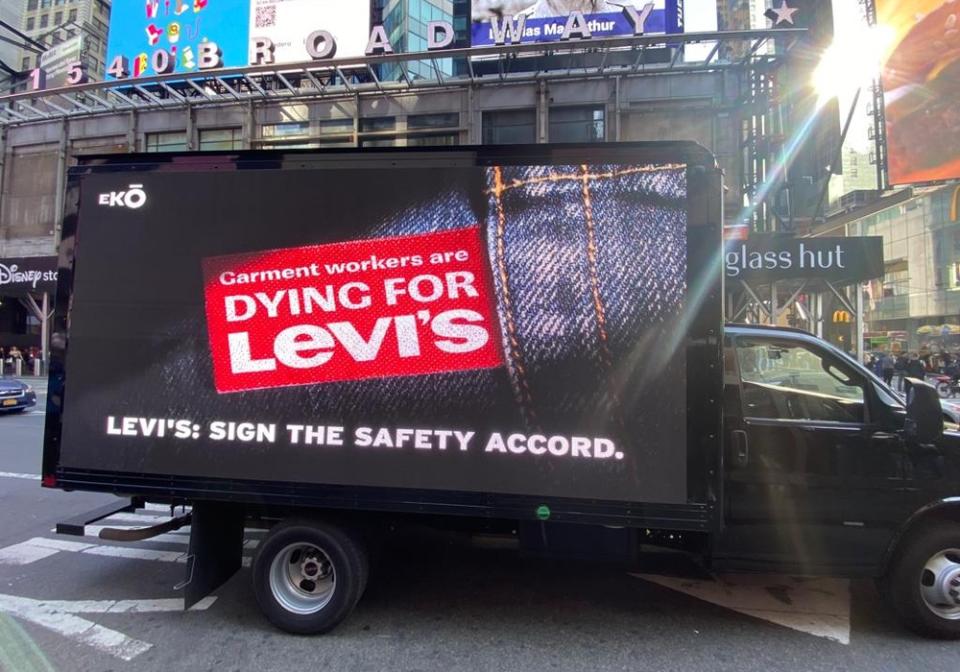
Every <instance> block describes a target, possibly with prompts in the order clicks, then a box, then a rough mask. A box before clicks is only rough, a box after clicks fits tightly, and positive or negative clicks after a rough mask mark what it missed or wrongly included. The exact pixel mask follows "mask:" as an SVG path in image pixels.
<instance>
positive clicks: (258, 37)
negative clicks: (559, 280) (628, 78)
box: [31, 0, 683, 90]
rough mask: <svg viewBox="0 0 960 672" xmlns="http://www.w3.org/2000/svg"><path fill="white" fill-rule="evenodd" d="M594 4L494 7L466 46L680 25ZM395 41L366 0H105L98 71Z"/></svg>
mask: <svg viewBox="0 0 960 672" xmlns="http://www.w3.org/2000/svg"><path fill="white" fill-rule="evenodd" d="M528 4H529V3H528ZM580 4H583V3H574V4H573V5H571V6H574V7H577V6H579V5H580ZM586 4H588V5H590V6H591V7H592V6H593V5H594V4H595V3H594V2H593V0H588V2H587V3H586ZM604 4H605V11H603V12H600V13H597V12H595V11H592V10H591V9H589V8H587V7H584V9H586V11H583V10H581V9H575V8H574V9H572V10H571V11H569V12H567V13H565V14H563V15H562V16H551V17H549V18H543V17H542V16H539V15H536V14H535V13H533V12H530V11H524V12H518V13H517V15H515V16H514V15H509V14H507V15H503V16H499V15H496V16H493V17H491V19H490V20H489V21H487V22H479V23H476V22H475V23H474V31H473V32H474V46H496V45H507V44H523V43H527V42H540V41H559V42H572V41H582V40H590V39H594V38H602V37H611V36H621V35H632V36H641V35H645V34H649V33H654V34H655V33H665V32H680V31H681V30H682V15H683V10H682V3H680V2H679V0H654V1H653V2H641V1H640V0H633V2H625V3H623V4H618V5H616V6H615V7H614V6H613V5H610V6H609V7H607V6H606V4H607V3H604ZM611 8H612V9H611ZM607 10H611V11H607ZM424 24H425V27H426V34H427V39H426V50H427V52H439V51H444V50H448V49H452V48H454V47H455V44H454V43H455V39H456V31H455V29H454V26H453V23H452V22H451V21H450V20H445V19H435V20H429V21H424ZM548 24H549V25H548ZM478 26H481V27H480V28H478ZM481 33H488V37H483V38H482V39H481V37H480V35H481ZM397 48H398V47H397V45H394V44H393V43H392V42H391V40H390V37H389V35H388V31H387V28H386V27H385V26H384V25H381V24H375V25H372V26H371V22H370V11H369V6H368V3H366V2H357V3H352V2H351V3H344V2H342V1H341V0H193V2H188V1H187V0H145V2H124V3H118V4H117V5H116V6H115V7H114V10H113V15H112V17H111V26H110V39H109V44H108V48H107V68H106V73H107V78H108V80H117V81H120V80H136V79H137V78H140V77H149V76H155V75H168V74H172V73H179V72H183V73H185V74H189V73H194V72H205V71H210V70H216V69H219V68H240V67H244V66H247V65H251V66H263V65H283V64H287V63H302V62H307V61H311V60H312V61H317V62H324V61H330V60H332V59H334V58H337V59H343V58H353V57H364V56H376V55H382V54H392V53H394V52H395V50H396V49H397ZM66 71H67V77H66V79H65V85H67V86H74V85H77V84H82V83H84V82H85V81H86V79H87V78H86V72H85V66H84V64H83V63H82V62H80V61H79V60H78V61H76V62H73V63H69V64H67V66H66ZM47 74H48V73H47V72H46V71H45V70H44V69H43V68H42V67H41V68H37V69H36V70H34V71H33V73H32V87H31V88H32V89H33V90H40V89H45V88H47V77H46V75H47Z"/></svg>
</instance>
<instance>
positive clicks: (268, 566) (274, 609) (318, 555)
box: [253, 520, 368, 635]
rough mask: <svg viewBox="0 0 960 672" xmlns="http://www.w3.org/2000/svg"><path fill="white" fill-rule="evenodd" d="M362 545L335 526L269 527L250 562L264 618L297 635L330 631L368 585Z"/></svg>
mask: <svg viewBox="0 0 960 672" xmlns="http://www.w3.org/2000/svg"><path fill="white" fill-rule="evenodd" d="M367 568H368V561H367V556H366V553H365V552H364V550H363V548H362V546H361V545H360V544H359V543H358V542H357V541H356V540H355V539H354V538H353V537H352V536H351V535H350V534H348V533H346V532H345V531H344V530H342V529H341V528H339V527H336V526H334V525H330V524H327V523H321V522H314V521H307V520H297V521H290V522H286V523H281V524H280V525H278V526H277V527H275V528H273V530H271V532H270V534H269V535H268V536H267V538H266V539H265V540H264V542H263V544H262V545H261V547H260V549H259V550H258V552H257V556H256V558H255V559H254V562H253V590H254V593H255V594H256V597H257V602H258V603H259V604H260V609H261V610H262V611H263V613H264V615H265V616H266V617H267V619H269V620H270V622H271V623H273V624H274V625H276V626H277V627H278V628H280V629H281V630H286V631H287V632H291V633H294V634H299V635H312V634H321V633H324V632H329V631H330V630H332V629H333V628H335V627H336V626H337V625H338V624H339V623H340V622H341V621H342V620H344V619H345V618H346V617H347V616H348V615H349V614H350V612H351V611H352V610H353V608H354V606H356V604H357V600H359V599H360V595H361V594H362V593H363V589H364V587H365V586H366V583H367V571H368V569H367Z"/></svg>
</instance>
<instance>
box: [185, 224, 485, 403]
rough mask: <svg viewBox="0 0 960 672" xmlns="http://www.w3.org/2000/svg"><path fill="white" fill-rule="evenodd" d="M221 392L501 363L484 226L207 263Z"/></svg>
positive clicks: (210, 321) (213, 349)
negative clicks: (485, 254)
mask: <svg viewBox="0 0 960 672" xmlns="http://www.w3.org/2000/svg"><path fill="white" fill-rule="evenodd" d="M203 273H204V281H205V288H206V289H205V294H206V297H205V298H206V312H207V328H208V331H209V334H210V351H211V354H212V356H213V363H214V376H215V379H216V387H217V391H218V392H221V393H224V392H239V391H243V390H254V389H263V388H270V387H283V386H289V385H308V384H315V383H327V382H331V381H340V380H359V379H365V378H391V377H396V376H416V375H423V374H428V373H440V372H445V371H465V370H471V369H485V368H493V367H497V366H500V365H501V364H503V357H502V354H501V350H500V347H499V335H498V330H497V326H496V324H495V319H494V315H495V311H494V305H493V293H492V291H491V285H492V283H491V280H490V278H489V277H488V273H489V271H488V268H487V265H486V264H485V262H484V248H483V242H482V240H481V236H480V229H479V228H468V229H459V230H455V231H445V232H441V233H431V234H426V235H419V236H404V237H400V238H381V239H376V240H359V241H351V242H344V243H335V244H331V245H316V246H310V247H297V248H291V249H285V250H271V251H267V252H257V253H251V254H239V255H231V256H227V257H214V258H209V259H204V261H203Z"/></svg>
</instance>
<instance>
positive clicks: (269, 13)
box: [248, 0, 370, 63]
mask: <svg viewBox="0 0 960 672" xmlns="http://www.w3.org/2000/svg"><path fill="white" fill-rule="evenodd" d="M250 3H251V8H250V37H251V38H267V39H269V40H271V41H272V42H273V46H274V56H275V58H276V62H277V63H298V62H302V61H306V60H308V58H309V57H308V55H307V52H306V51H305V47H304V44H305V42H306V39H307V36H308V35H309V34H310V33H311V32H313V31H315V30H319V29H323V30H326V31H328V32H329V33H330V34H331V35H333V36H334V38H335V39H336V41H337V52H336V57H337V58H353V57H355V56H363V52H364V49H365V48H366V46H367V38H369V36H370V3H369V2H366V1H364V2H344V1H343V0H250ZM248 61H249V63H254V62H256V55H255V54H254V53H253V45H251V53H250V57H249V59H248Z"/></svg>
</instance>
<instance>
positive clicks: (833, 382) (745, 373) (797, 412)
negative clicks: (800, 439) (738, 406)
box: [737, 338, 864, 423]
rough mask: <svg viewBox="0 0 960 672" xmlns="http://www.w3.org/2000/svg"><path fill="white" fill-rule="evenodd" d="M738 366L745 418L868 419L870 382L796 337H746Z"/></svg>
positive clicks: (740, 346) (739, 350)
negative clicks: (866, 404) (866, 383)
mask: <svg viewBox="0 0 960 672" xmlns="http://www.w3.org/2000/svg"><path fill="white" fill-rule="evenodd" d="M737 365H738V366H739V369H740V379H741V381H742V402H743V414H744V416H745V417H748V418H771V419H780V420H820V421H832V422H848V423H850V422H855V423H860V422H863V421H864V392H863V390H864V381H863V379H862V378H860V376H858V375H857V374H855V373H854V372H853V371H854V370H853V369H852V367H850V366H849V365H847V364H846V363H845V362H842V361H840V360H839V359H837V358H835V357H834V356H833V355H832V354H829V353H827V352H821V351H815V350H813V349H811V348H809V347H808V346H807V345H805V344H803V343H798V342H796V341H780V340H776V339H759V338H758V339H754V338H740V339H738V340H737Z"/></svg>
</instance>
